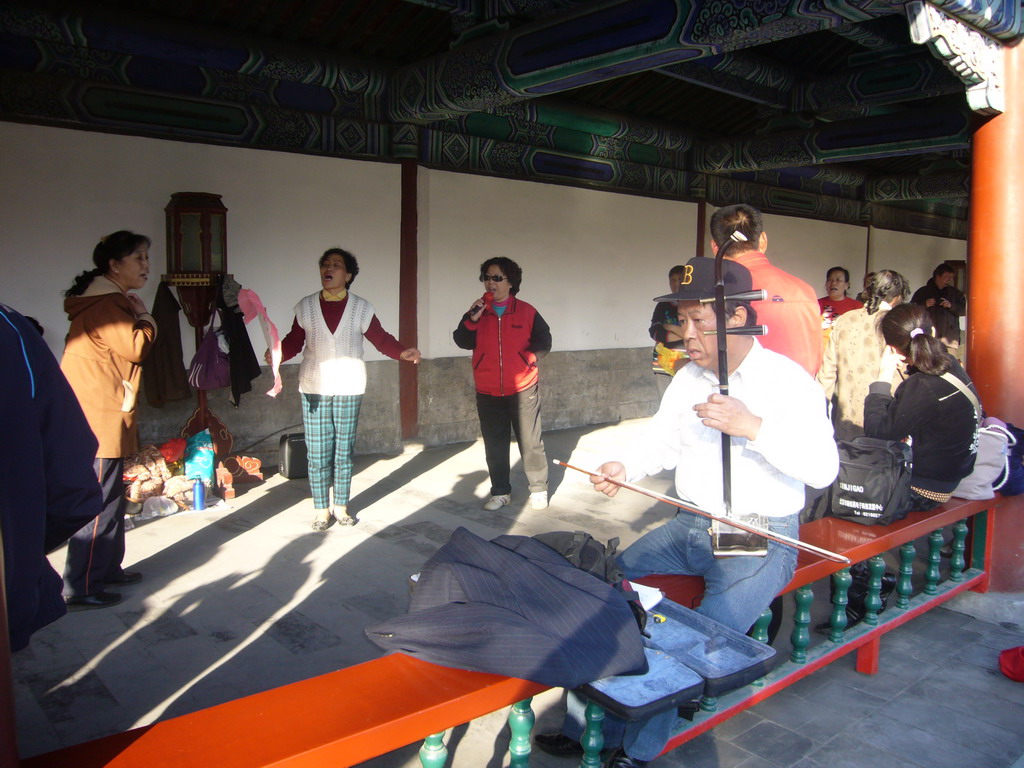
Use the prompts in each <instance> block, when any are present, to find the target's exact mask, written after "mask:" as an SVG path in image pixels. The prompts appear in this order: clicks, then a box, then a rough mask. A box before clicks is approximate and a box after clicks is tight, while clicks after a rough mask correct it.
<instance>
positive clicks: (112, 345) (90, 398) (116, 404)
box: [60, 277, 156, 459]
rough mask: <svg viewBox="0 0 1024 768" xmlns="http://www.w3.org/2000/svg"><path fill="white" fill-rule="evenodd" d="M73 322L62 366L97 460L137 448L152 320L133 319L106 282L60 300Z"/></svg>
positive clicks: (144, 317)
mask: <svg viewBox="0 0 1024 768" xmlns="http://www.w3.org/2000/svg"><path fill="white" fill-rule="evenodd" d="M64 310H65V311H66V312H67V313H68V318H69V319H70V320H71V328H70V330H69V331H68V337H67V340H66V345H65V347H64V357H63V358H62V359H61V363H60V367H61V370H62V371H64V375H65V376H67V379H68V382H70V384H71V388H72V389H74V391H75V395H77V396H78V402H79V403H80V404H81V406H82V410H83V411H85V417H86V418H87V419H88V420H89V426H90V427H91V428H92V431H93V434H95V435H96V439H97V440H99V444H100V447H99V450H98V451H97V453H96V456H97V457H98V458H105V459H112V458H120V457H123V456H127V455H129V454H131V453H135V452H136V451H137V450H138V449H139V437H138V429H137V427H136V423H135V401H136V399H137V397H138V391H139V382H140V380H141V378H142V365H141V363H142V361H143V359H144V358H145V357H146V354H147V353H148V352H149V349H150V347H151V346H152V345H153V340H154V339H155V338H156V321H155V320H153V316H152V315H149V314H142V315H138V316H136V314H135V311H134V310H133V309H132V306H131V304H130V302H129V301H128V297H127V296H125V294H124V293H122V292H121V289H120V288H118V287H117V286H116V285H115V284H114V283H112V282H111V281H110V280H108V279H107V278H105V277H97V278H96V279H95V280H93V281H92V282H91V283H90V284H89V287H88V288H86V289H85V293H83V294H82V295H81V296H70V297H68V298H66V299H65V300H64Z"/></svg>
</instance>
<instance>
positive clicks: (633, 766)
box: [604, 747, 649, 768]
mask: <svg viewBox="0 0 1024 768" xmlns="http://www.w3.org/2000/svg"><path fill="white" fill-rule="evenodd" d="M648 762H649V761H647V760H637V759H636V758H635V757H630V756H629V755H627V754H626V753H625V752H623V751H622V747H619V748H618V749H616V750H615V751H614V752H612V754H611V756H610V757H609V758H608V762H607V763H605V764H604V765H605V768H647V763H648Z"/></svg>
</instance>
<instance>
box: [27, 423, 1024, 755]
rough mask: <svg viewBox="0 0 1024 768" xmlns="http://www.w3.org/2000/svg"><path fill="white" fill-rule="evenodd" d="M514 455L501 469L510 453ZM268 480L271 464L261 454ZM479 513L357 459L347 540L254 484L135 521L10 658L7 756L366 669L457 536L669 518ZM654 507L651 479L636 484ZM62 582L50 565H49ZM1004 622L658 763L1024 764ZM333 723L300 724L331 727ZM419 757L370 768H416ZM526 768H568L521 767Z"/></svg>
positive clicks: (789, 704)
mask: <svg viewBox="0 0 1024 768" xmlns="http://www.w3.org/2000/svg"><path fill="white" fill-rule="evenodd" d="M641 426H642V422H626V423H623V424H620V425H614V426H602V427H592V428H585V429H575V430H564V431H559V432H551V433H547V434H546V435H545V441H546V444H547V452H548V456H549V458H559V459H562V460H566V461H571V462H572V463H575V464H578V465H581V466H584V467H591V466H596V464H597V463H598V459H600V458H601V457H603V456H604V455H606V454H607V451H608V449H609V446H615V445H617V444H619V443H621V442H622V441H623V440H625V439H628V436H629V435H630V434H631V433H633V432H634V431H635V430H637V429H639V428H640V427H641ZM513 455H515V452H514V449H513ZM267 459H268V464H269V463H271V462H276V458H275V457H273V456H272V455H270V454H268V455H267ZM514 483H515V487H514V495H515V502H514V503H513V505H512V506H510V507H506V508H504V509H502V510H499V511H498V512H485V511H483V510H482V509H481V508H480V499H481V498H482V497H483V496H484V495H485V493H486V490H487V482H486V474H485V471H484V461H483V449H482V446H481V445H480V444H479V443H476V444H465V445H458V446H449V447H445V448H439V449H429V450H424V451H420V452H408V453H406V454H404V455H402V456H397V457H380V456H374V457H360V458H359V459H358V461H357V474H356V477H355V480H354V486H353V487H354V493H355V496H354V497H353V500H352V508H353V509H354V510H355V511H357V513H358V515H359V517H360V520H361V522H360V524H359V525H358V526H356V527H354V528H339V527H337V526H335V527H332V528H331V529H330V530H328V531H327V532H325V533H321V534H317V533H313V532H311V531H310V530H309V521H310V518H311V515H310V509H311V503H310V500H309V497H308V487H307V485H306V483H305V481H302V480H296V481H287V480H284V479H283V478H281V477H280V476H276V475H275V476H272V477H269V478H268V480H267V481H266V482H265V483H263V484H261V485H259V486H250V487H249V488H248V489H246V490H245V492H244V493H242V494H241V495H240V496H239V497H238V498H237V499H235V500H234V501H233V502H231V506H230V508H225V509H214V510H208V511H206V512H202V513H192V514H183V515H175V516H171V517H167V518H161V519H157V520H151V521H146V522H143V523H141V524H140V525H138V526H137V527H136V528H135V529H134V530H132V531H130V532H129V533H128V554H127V558H126V562H125V565H126V566H130V567H131V568H133V569H139V570H141V571H143V572H144V573H145V576H146V578H145V580H144V581H143V582H141V583H140V584H137V585H134V586H131V587H125V588H123V590H122V591H123V594H124V596H125V599H124V601H123V602H122V603H121V604H119V605H117V606H115V607H113V608H110V609H105V610H101V611H92V612H82V613H75V614H70V615H68V616H66V617H65V618H63V619H61V620H60V621H58V622H56V623H55V624H53V625H51V626H50V627H47V628H45V629H44V630H42V631H40V632H39V633H37V634H36V635H35V636H34V638H33V640H32V643H31V645H30V646H29V648H28V649H26V650H25V651H22V652H20V653H18V654H16V655H15V656H14V659H13V666H14V675H15V699H16V707H17V718H18V739H19V746H20V750H21V754H22V755H23V756H30V755H34V754H38V753H40V752H46V751H49V750H52V749H56V748H58V747H61V746H65V745H68V744H74V743H78V742H81V741H85V740H87V739H92V738H96V737H99V736H103V735H106V734H109V733H113V732H117V731H121V730H125V729H128V728H132V727H134V726H138V725H143V724H146V723H150V722H153V721H156V720H159V719H164V718H168V717H173V716H175V715H180V714H183V713H186V712H191V711H194V710H196V709H200V708H203V707H208V706H212V705H215V704H217V703H220V702H223V701H226V700H229V699H232V698H237V697H239V696H244V695H247V694H250V693H255V692H258V691H262V690H266V689H268V688H272V687H275V686H279V685H284V684H287V683H290V682H294V681H296V680H300V679H304V678H307V677H311V676H314V675H318V674H321V673H324V672H328V671H331V670H334V669H338V668H341V667H345V666H348V665H351V664H354V663H357V662H361V661H365V660H368V659H371V658H375V657H376V656H378V655H379V653H378V651H377V649H376V647H375V646H373V645H371V644H370V643H369V642H368V641H367V640H366V639H365V637H364V636H363V633H362V629H363V627H364V626H365V625H367V624H369V623H371V622H373V621H376V620H379V619H383V618H388V617H390V616H393V615H396V614H399V613H403V612H404V611H405V608H406V595H407V578H408V575H409V574H410V573H414V572H415V571H417V570H418V569H419V567H420V566H421V565H422V563H423V561H424V560H425V559H426V558H427V557H429V556H430V554H432V553H433V552H434V551H435V550H436V549H437V547H438V546H439V545H440V544H442V543H443V542H444V541H446V540H447V538H448V536H449V535H450V532H451V531H452V530H453V529H454V528H456V527H457V526H459V525H464V526H466V527H467V528H469V529H470V530H472V531H474V532H475V533H478V534H480V535H482V536H485V537H488V538H491V537H493V536H496V535H498V534H500V533H506V532H510V533H521V534H527V535H530V534H534V533H539V532H542V531H547V530H559V529H577V528H583V529H586V530H588V531H590V532H591V533H593V534H594V535H595V536H596V537H598V538H600V539H608V538H610V537H613V536H618V537H620V538H621V540H622V544H623V545H626V544H628V543H630V542H631V541H633V540H634V539H635V538H636V537H637V536H639V535H640V534H641V533H643V532H644V531H645V530H647V529H649V528H650V527H652V526H655V525H657V524H658V523H659V522H660V521H662V520H664V519H665V518H666V516H667V515H669V514H671V512H670V510H669V508H668V507H667V506H665V505H660V504H658V503H656V502H654V501H653V500H651V499H649V498H647V497H644V496H641V495H639V494H629V493H622V494H619V496H618V497H617V498H616V499H614V500H610V499H606V498H604V497H602V496H600V495H598V494H595V493H593V492H592V491H591V490H590V488H589V484H588V483H587V481H586V478H585V477H584V476H583V475H578V474H577V473H573V472H568V473H565V472H563V470H562V469H561V468H558V467H553V468H552V475H551V485H552V504H551V508H550V509H549V510H547V511H546V512H533V511H531V510H529V509H528V508H526V509H524V501H525V498H526V488H525V481H524V479H523V477H522V475H521V473H519V474H518V475H516V477H515V480H514ZM647 484H648V485H649V487H651V488H654V489H656V490H659V491H667V490H669V480H668V478H667V477H661V478H655V479H651V480H649V481H647ZM53 560H54V563H55V564H56V565H57V566H58V568H60V567H61V566H62V564H63V553H62V552H61V551H58V552H55V553H54V555H53ZM1021 625H1024V617H1021V620H1020V624H1015V623H1012V622H1010V621H1006V622H1003V623H1002V625H1000V624H997V623H990V622H985V621H981V620H978V619H975V618H972V617H971V616H969V615H967V614H965V613H960V612H957V611H955V610H948V609H939V610H935V611H932V612H931V613H929V614H927V615H925V616H923V617H920V618H918V619H916V620H915V621H912V622H910V623H909V624H908V625H906V626H905V627H902V628H900V629H898V630H895V631H893V632H891V633H890V634H888V635H886V637H885V639H884V640H883V644H882V648H883V651H882V669H883V672H882V673H881V674H879V675H876V676H874V677H866V676H863V675H859V674H857V673H856V672H855V671H854V670H853V661H852V658H851V657H846V658H845V659H843V660H840V661H839V662H836V663H834V664H832V665H830V666H829V667H826V668H825V669H823V670H820V671H818V672H815V673H814V674H813V675H811V676H809V677H808V678H806V679H805V680H803V681H801V682H800V683H798V684H796V685H794V686H792V687H790V688H788V689H787V690H786V691H784V692H782V693H780V694H778V695H776V696H774V697H772V698H771V699H769V700H767V701H766V702H764V703H762V704H760V705H758V706H757V707H756V708H754V709H752V710H750V711H748V712H746V713H743V714H741V715H739V716H737V717H735V718H733V719H732V720H730V721H728V722H727V723H724V724H723V725H721V726H719V727H718V728H716V729H714V730H713V731H712V732H710V733H709V734H705V735H704V736H702V737H700V738H698V739H696V740H695V741H694V742H692V743H690V744H688V745H686V746H684V747H683V748H681V749H679V750H677V751H676V752H674V753H672V754H670V755H667V756H665V757H663V758H661V759H659V760H658V761H657V762H656V763H655V765H656V766H658V767H659V768H660V767H661V766H664V767H665V768H670V767H671V766H680V767H681V766H686V768H712V767H714V768H725V767H726V766H729V767H730V768H734V767H735V768H755V767H764V768H778V767H780V766H792V768H842V767H843V766H857V767H858V768H861V767H863V766H928V768H942V767H943V766H951V767H953V766H955V768H1000V767H1002V766H1014V768H1021V766H1024V759H1022V758H1021V756H1022V754H1024V684H1020V683H1013V682H1011V681H1009V680H1007V679H1006V678H1005V677H1003V676H1002V675H1001V674H1000V673H999V671H998V668H997V666H996V656H997V653H998V651H999V650H1001V649H1002V648H1006V647H1010V646H1013V645H1022V644H1024V626H1021ZM534 708H535V710H536V712H537V716H538V730H546V729H550V728H552V727H557V724H558V723H559V721H560V718H561V701H560V696H559V694H558V693H557V692H549V693H547V694H544V695H542V696H539V697H537V698H536V699H535V701H534ZM328 715H329V713H309V716H328ZM504 718H505V713H504V712H499V713H495V714H492V715H490V716H488V717H484V718H480V719H478V720H476V721H474V722H473V723H472V724H470V725H468V726H463V727H460V728H456V729H453V731H452V732H451V733H450V734H449V737H448V744H449V750H450V753H451V759H450V761H449V763H450V765H452V766H453V767H454V768H480V767H481V766H489V767H494V768H497V766H500V765H502V764H507V760H506V759H505V758H504V754H503V753H504V748H505V745H506V744H507V739H506V737H505V734H504V730H505V729H504ZM416 748H417V745H414V746H411V747H408V748H405V749H401V750H398V751H396V752H393V753H391V754H388V755H384V756H382V757H380V758H377V759H375V760H372V761H370V762H368V763H366V764H365V765H366V766H368V767H370V768H407V767H408V768H412V767H413V766H416V765H418V762H417V760H416V757H415V753H416ZM533 764H534V765H536V766H540V767H541V768H569V766H572V765H573V761H571V760H565V759H555V758H550V757H548V756H546V755H543V754H541V753H535V756H534V760H533Z"/></svg>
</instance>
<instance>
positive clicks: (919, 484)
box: [864, 304, 979, 510]
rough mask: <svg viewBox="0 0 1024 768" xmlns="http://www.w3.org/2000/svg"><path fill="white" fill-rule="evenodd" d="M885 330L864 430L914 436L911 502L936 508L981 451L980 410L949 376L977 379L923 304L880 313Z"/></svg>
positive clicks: (876, 434)
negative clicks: (899, 371)
mask: <svg viewBox="0 0 1024 768" xmlns="http://www.w3.org/2000/svg"><path fill="white" fill-rule="evenodd" d="M882 335H883V337H884V338H885V343H886V344H887V345H888V346H887V347H886V349H885V351H884V352H883V353H882V359H881V362H880V363H879V366H878V378H877V379H876V381H875V382H874V383H872V384H871V386H870V388H869V393H868V396H867V397H866V398H865V400H864V434H866V435H867V436H868V437H877V438H881V439H883V440H904V439H906V438H910V444H911V448H912V450H913V452H914V469H913V473H912V474H911V480H910V485H911V490H912V493H913V497H914V498H913V502H914V503H913V508H914V509H916V510H926V509H933V508H935V507H937V506H939V504H942V503H943V502H945V501H948V500H949V497H950V495H951V494H952V492H953V489H954V488H956V486H957V484H958V483H959V482H960V481H961V480H962V479H963V478H965V477H967V475H969V474H970V473H971V470H973V469H974V459H975V456H976V455H977V445H978V416H979V414H976V413H975V410H974V405H973V403H971V401H970V400H968V399H967V397H966V396H965V395H964V394H963V393H961V392H960V390H959V388H958V387H957V386H956V385H955V384H953V383H952V382H951V381H949V380H948V378H949V376H953V377H955V378H956V379H958V380H959V381H960V382H962V383H963V384H964V385H966V386H967V387H969V388H970V389H971V390H972V391H974V385H973V384H972V383H971V380H970V378H969V377H968V376H967V373H966V372H965V371H964V369H963V368H962V367H961V366H960V363H959V361H957V359H956V358H955V357H953V356H951V355H950V354H949V352H947V351H946V345H945V344H943V343H942V342H941V341H940V340H939V339H937V338H936V337H935V329H934V327H933V326H932V321H931V317H929V315H928V312H927V311H925V309H924V308H923V307H921V306H919V305H917V304H900V305H899V306H897V307H893V308H892V309H891V310H890V311H889V312H888V313H887V314H886V316H885V317H884V318H883V319H882ZM901 361H906V364H907V378H906V379H905V380H904V382H903V383H902V384H900V385H899V387H897V389H896V393H895V394H891V384H890V382H891V381H892V377H893V375H894V373H895V371H896V367H897V366H898V365H899V363H900V362H901ZM975 396H977V392H975Z"/></svg>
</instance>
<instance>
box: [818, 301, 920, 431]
mask: <svg viewBox="0 0 1024 768" xmlns="http://www.w3.org/2000/svg"><path fill="white" fill-rule="evenodd" d="M886 311H887V310H885V309H881V308H880V309H879V310H878V311H877V312H875V314H873V315H869V314H868V311H867V310H866V309H864V308H863V307H861V308H860V309H852V310H850V311H849V312H846V313H845V314H843V315H840V316H839V317H837V318H836V319H835V320H834V321H833V323H832V333H831V334H830V335H829V339H828V344H826V345H825V357H824V358H823V359H822V361H821V368H820V369H818V375H817V380H818V383H819V384H820V385H821V387H822V389H824V390H825V397H827V398H829V399H830V400H831V399H832V396H833V395H835V405H834V407H833V419H832V420H833V422H834V423H835V427H836V440H852V439H853V438H854V437H857V436H858V435H863V434H864V398H866V397H867V396H868V387H869V386H870V385H871V382H873V381H875V380H876V379H877V378H878V364H879V362H880V361H881V359H882V352H883V351H884V350H885V339H883V338H882V329H881V323H882V318H883V317H885V313H886ZM901 367H902V366H901ZM901 381H903V374H902V372H901V371H897V372H896V375H895V376H894V377H893V380H892V390H893V391H894V392H895V391H896V387H898V386H899V384H900V382H901Z"/></svg>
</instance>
